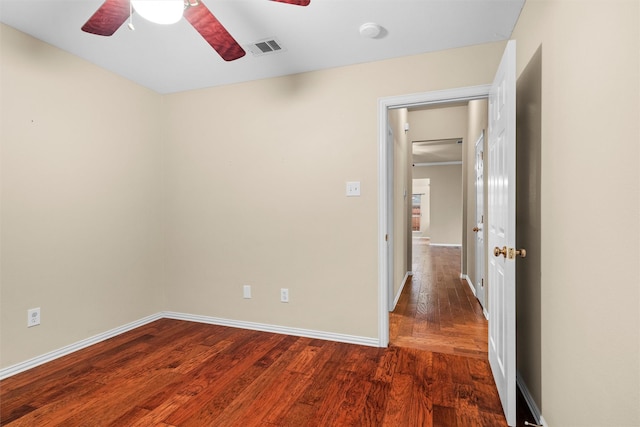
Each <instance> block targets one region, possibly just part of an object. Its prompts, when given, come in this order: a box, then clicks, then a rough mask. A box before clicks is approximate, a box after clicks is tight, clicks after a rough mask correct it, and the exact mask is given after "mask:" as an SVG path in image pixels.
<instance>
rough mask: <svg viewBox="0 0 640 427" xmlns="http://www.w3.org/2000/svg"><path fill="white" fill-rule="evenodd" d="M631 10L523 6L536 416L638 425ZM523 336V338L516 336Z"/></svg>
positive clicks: (521, 62) (560, 1)
mask: <svg viewBox="0 0 640 427" xmlns="http://www.w3.org/2000/svg"><path fill="white" fill-rule="evenodd" d="M639 24H640V10H639V3H638V2H637V1H624V0H607V1H601V0H598V1H565V0H545V1H541V0H528V1H527V3H526V5H525V8H524V10H523V12H522V14H521V16H520V19H519V21H518V24H517V26H516V29H515V32H514V34H513V38H515V39H516V40H517V43H518V56H517V63H518V67H517V68H518V74H519V75H520V77H522V75H523V73H524V70H525V69H526V67H527V66H528V65H529V64H530V63H531V61H532V59H533V60H534V61H535V60H536V59H535V53H536V52H537V51H538V49H539V48H541V59H540V62H541V75H542V80H541V100H542V104H541V136H540V140H541V172H540V173H541V184H540V187H541V202H540V203H541V230H542V235H541V259H540V263H541V267H540V268H541V291H540V299H541V301H540V306H541V313H540V316H541V322H542V325H541V338H540V341H541V343H540V350H539V351H540V360H539V362H535V361H534V362H530V363H539V364H540V371H541V373H540V375H541V381H540V383H541V393H540V394H541V402H538V404H539V405H541V408H542V414H543V416H544V417H545V419H546V421H547V422H548V424H549V425H550V426H553V427H556V426H563V427H564V426H599V427H603V426H638V425H640V405H639V404H638V402H640V333H639V332H638V331H640V314H639V313H640V285H639V284H640V271H639V265H640V251H639V247H640V229H639V225H640V221H639V219H640V207H639V204H640V202H639V197H640V176H639V170H640V167H639V166H640V153H639V147H640V144H639V140H640V132H639V125H638V123H639V122H640V120H639V117H640V107H639V101H640V81H639V78H638V76H640V66H639V52H640V34H639V28H640V25H639ZM519 338H520V337H519Z"/></svg>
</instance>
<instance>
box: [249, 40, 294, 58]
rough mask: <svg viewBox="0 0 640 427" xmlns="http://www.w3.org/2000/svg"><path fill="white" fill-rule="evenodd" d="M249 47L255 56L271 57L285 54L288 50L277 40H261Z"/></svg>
mask: <svg viewBox="0 0 640 427" xmlns="http://www.w3.org/2000/svg"><path fill="white" fill-rule="evenodd" d="M247 47H248V48H249V51H251V53H253V54H254V55H255V56H262V55H269V54H272V53H277V52H284V51H285V50H286V49H284V48H283V47H282V45H281V44H280V42H279V41H278V40H276V39H275V38H270V39H264V40H259V41H257V42H255V43H251V44H250V45H248V46H247Z"/></svg>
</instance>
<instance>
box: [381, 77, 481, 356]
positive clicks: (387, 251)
mask: <svg viewBox="0 0 640 427" xmlns="http://www.w3.org/2000/svg"><path fill="white" fill-rule="evenodd" d="M490 89H491V85H481V86H468V87H462V88H456V89H446V90H439V91H433V92H423V93H414V94H409V95H400V96H391V97H386V98H380V99H379V100H378V345H379V347H387V345H389V303H390V301H389V295H390V287H393V281H392V280H390V279H389V262H390V261H393V250H394V248H393V244H392V242H393V224H391V225H389V221H390V220H391V219H393V203H391V202H390V200H393V199H392V196H393V193H392V191H393V176H392V172H391V170H390V166H389V164H393V163H392V162H393V158H391V157H392V156H393V147H389V146H388V144H390V142H388V138H387V132H388V129H389V123H388V121H389V118H388V111H389V110H390V109H396V108H409V107H418V106H422V105H436V104H447V103H451V102H460V101H470V100H472V99H479V98H487V97H488V96H489V91H490ZM392 143H393V141H392V142H391V144H392ZM463 247H464V246H463ZM391 292H393V290H391Z"/></svg>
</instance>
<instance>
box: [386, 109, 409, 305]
mask: <svg viewBox="0 0 640 427" xmlns="http://www.w3.org/2000/svg"><path fill="white" fill-rule="evenodd" d="M407 113H408V112H407V109H406V108H398V109H394V110H390V111H389V119H388V120H389V126H390V127H391V129H392V131H393V200H394V202H393V211H394V213H393V216H394V221H393V223H394V230H393V264H394V265H393V298H394V299H393V300H392V301H394V300H395V297H396V296H397V295H398V292H400V290H401V288H402V285H403V282H404V278H405V277H406V275H407V273H408V272H410V271H411V238H412V236H411V143H410V141H409V139H408V138H407V132H405V130H404V124H405V123H407V121H408V117H407Z"/></svg>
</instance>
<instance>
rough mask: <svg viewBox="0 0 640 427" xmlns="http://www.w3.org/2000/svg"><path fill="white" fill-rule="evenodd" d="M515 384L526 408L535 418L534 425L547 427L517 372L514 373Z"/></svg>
mask: <svg viewBox="0 0 640 427" xmlns="http://www.w3.org/2000/svg"><path fill="white" fill-rule="evenodd" d="M516 384H517V385H518V388H519V389H520V392H521V393H522V396H523V397H524V400H525V401H526V402H527V406H529V410H530V411H531V414H532V415H533V418H535V422H536V424H540V425H542V426H544V427H548V426H547V423H546V422H545V421H544V418H543V417H542V414H541V413H540V409H539V408H538V405H537V404H536V401H535V400H534V399H533V396H531V392H530V391H529V388H528V387H527V384H526V383H525V382H524V380H523V379H522V375H520V372H519V371H516Z"/></svg>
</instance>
